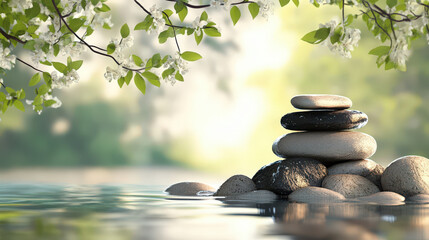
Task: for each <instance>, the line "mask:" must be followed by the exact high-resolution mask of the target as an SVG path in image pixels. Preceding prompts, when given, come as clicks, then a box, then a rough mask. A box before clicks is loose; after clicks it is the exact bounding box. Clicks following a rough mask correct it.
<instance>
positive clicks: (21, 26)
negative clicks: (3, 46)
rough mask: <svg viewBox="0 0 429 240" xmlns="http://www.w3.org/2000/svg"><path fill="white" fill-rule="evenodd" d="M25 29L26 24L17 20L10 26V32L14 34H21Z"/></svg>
mask: <svg viewBox="0 0 429 240" xmlns="http://www.w3.org/2000/svg"><path fill="white" fill-rule="evenodd" d="M26 31H27V26H26V25H25V24H24V23H22V22H17V23H16V24H15V25H14V26H13V28H12V33H13V35H15V36H18V35H22V34H24V33H25V32H26Z"/></svg>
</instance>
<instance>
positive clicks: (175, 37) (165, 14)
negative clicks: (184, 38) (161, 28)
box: [162, 11, 180, 54]
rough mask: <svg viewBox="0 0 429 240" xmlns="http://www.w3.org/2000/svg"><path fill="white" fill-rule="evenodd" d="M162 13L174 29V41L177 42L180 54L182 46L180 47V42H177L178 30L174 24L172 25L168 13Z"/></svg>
mask: <svg viewBox="0 0 429 240" xmlns="http://www.w3.org/2000/svg"><path fill="white" fill-rule="evenodd" d="M162 13H163V14H164V16H165V17H166V18H167V20H168V21H169V22H170V25H171V27H172V28H173V34H174V40H175V41H176V46H177V50H178V51H179V54H180V46H179V42H178V41H177V35H176V29H175V28H174V25H173V23H171V20H170V17H169V16H168V15H167V13H165V12H164V11H162Z"/></svg>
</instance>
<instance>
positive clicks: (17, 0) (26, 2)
mask: <svg viewBox="0 0 429 240" xmlns="http://www.w3.org/2000/svg"><path fill="white" fill-rule="evenodd" d="M8 5H9V7H11V8H12V11H13V12H21V13H24V10H25V9H29V8H32V7H33V1H32V0H13V1H9V3H8Z"/></svg>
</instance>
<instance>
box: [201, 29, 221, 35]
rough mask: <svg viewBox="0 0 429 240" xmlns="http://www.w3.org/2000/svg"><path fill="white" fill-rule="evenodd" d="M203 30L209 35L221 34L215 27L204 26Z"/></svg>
mask: <svg viewBox="0 0 429 240" xmlns="http://www.w3.org/2000/svg"><path fill="white" fill-rule="evenodd" d="M204 32H205V33H206V34H207V35H208V36H210V37H220V36H221V35H222V34H221V33H220V32H219V30H217V28H215V27H209V28H204ZM201 35H202V34H201Z"/></svg>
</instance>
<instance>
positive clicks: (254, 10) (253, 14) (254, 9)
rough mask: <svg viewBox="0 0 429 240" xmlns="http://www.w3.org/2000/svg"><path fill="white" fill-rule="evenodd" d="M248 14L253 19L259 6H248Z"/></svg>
mask: <svg viewBox="0 0 429 240" xmlns="http://www.w3.org/2000/svg"><path fill="white" fill-rule="evenodd" d="M248 8H249V12H250V14H251V15H252V18H253V19H255V17H256V16H258V14H259V5H258V4H257V3H254V2H253V3H251V4H249V6H248Z"/></svg>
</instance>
